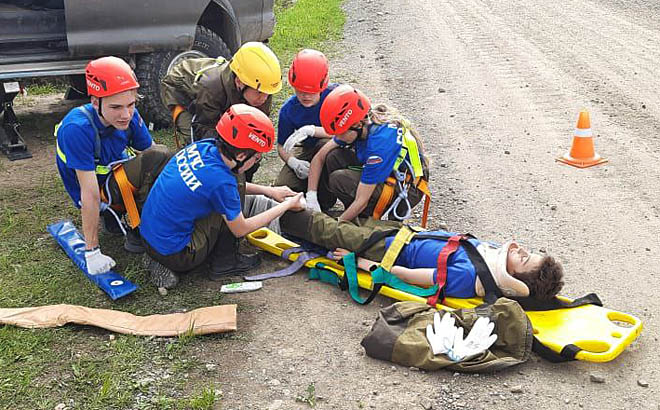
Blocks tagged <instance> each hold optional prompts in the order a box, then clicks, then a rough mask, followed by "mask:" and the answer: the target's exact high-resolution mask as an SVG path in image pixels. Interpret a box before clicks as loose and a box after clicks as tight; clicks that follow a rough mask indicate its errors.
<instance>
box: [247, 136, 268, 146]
mask: <svg viewBox="0 0 660 410" xmlns="http://www.w3.org/2000/svg"><path fill="white" fill-rule="evenodd" d="M248 137H249V138H250V139H251V140H252V141H254V142H256V143H257V145H259V146H260V147H265V146H266V141H264V140H263V139H261V138H259V137H258V136H257V135H255V134H253V133H250V135H248Z"/></svg>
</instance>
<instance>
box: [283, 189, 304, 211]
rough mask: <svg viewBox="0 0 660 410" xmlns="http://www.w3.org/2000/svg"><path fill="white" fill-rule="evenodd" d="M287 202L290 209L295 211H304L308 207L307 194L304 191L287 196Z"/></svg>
mask: <svg viewBox="0 0 660 410" xmlns="http://www.w3.org/2000/svg"><path fill="white" fill-rule="evenodd" d="M286 203H287V204H288V205H289V210H290V211H295V212H298V211H303V210H305V208H306V207H307V203H306V201H305V195H304V194H303V193H302V192H300V193H298V194H296V195H295V196H293V197H289V198H287V200H286Z"/></svg>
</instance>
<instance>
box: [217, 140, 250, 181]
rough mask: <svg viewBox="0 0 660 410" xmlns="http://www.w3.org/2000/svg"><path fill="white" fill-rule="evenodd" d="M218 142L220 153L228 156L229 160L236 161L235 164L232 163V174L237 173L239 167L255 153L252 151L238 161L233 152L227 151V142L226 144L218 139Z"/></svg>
mask: <svg viewBox="0 0 660 410" xmlns="http://www.w3.org/2000/svg"><path fill="white" fill-rule="evenodd" d="M218 142H219V143H220V144H219V145H220V152H222V155H224V156H225V157H227V158H229V159H230V160H232V161H234V162H235V163H236V165H234V167H233V168H232V169H231V172H233V173H234V174H238V170H239V169H241V167H242V166H243V165H244V164H245V163H246V162H248V161H249V160H250V158H252V157H253V156H254V155H255V154H256V152H253V153H252V154H250V155H248V156H247V157H246V158H245V159H244V160H242V161H240V160H238V159H237V158H236V156H234V154H232V153H231V152H230V151H229V144H227V143H226V142H225V141H223V140H218Z"/></svg>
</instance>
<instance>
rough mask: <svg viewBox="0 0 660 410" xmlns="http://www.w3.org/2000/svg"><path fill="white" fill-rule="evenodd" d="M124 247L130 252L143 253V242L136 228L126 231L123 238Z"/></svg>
mask: <svg viewBox="0 0 660 410" xmlns="http://www.w3.org/2000/svg"><path fill="white" fill-rule="evenodd" d="M124 249H125V250H126V252H130V253H144V242H142V237H141V236H140V231H138V229H137V228H135V229H129V230H127V231H126V237H125V238H124Z"/></svg>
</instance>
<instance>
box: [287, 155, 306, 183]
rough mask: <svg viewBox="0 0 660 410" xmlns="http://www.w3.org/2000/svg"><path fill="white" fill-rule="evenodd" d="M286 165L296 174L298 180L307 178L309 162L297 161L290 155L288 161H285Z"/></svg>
mask: <svg viewBox="0 0 660 410" xmlns="http://www.w3.org/2000/svg"><path fill="white" fill-rule="evenodd" d="M286 164H287V165H288V166H289V168H291V169H292V170H293V172H295V173H296V176H297V177H298V178H300V179H307V177H308V176H309V161H305V160H302V159H298V158H296V157H294V156H293V155H291V156H290V157H289V159H287V160H286Z"/></svg>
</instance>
